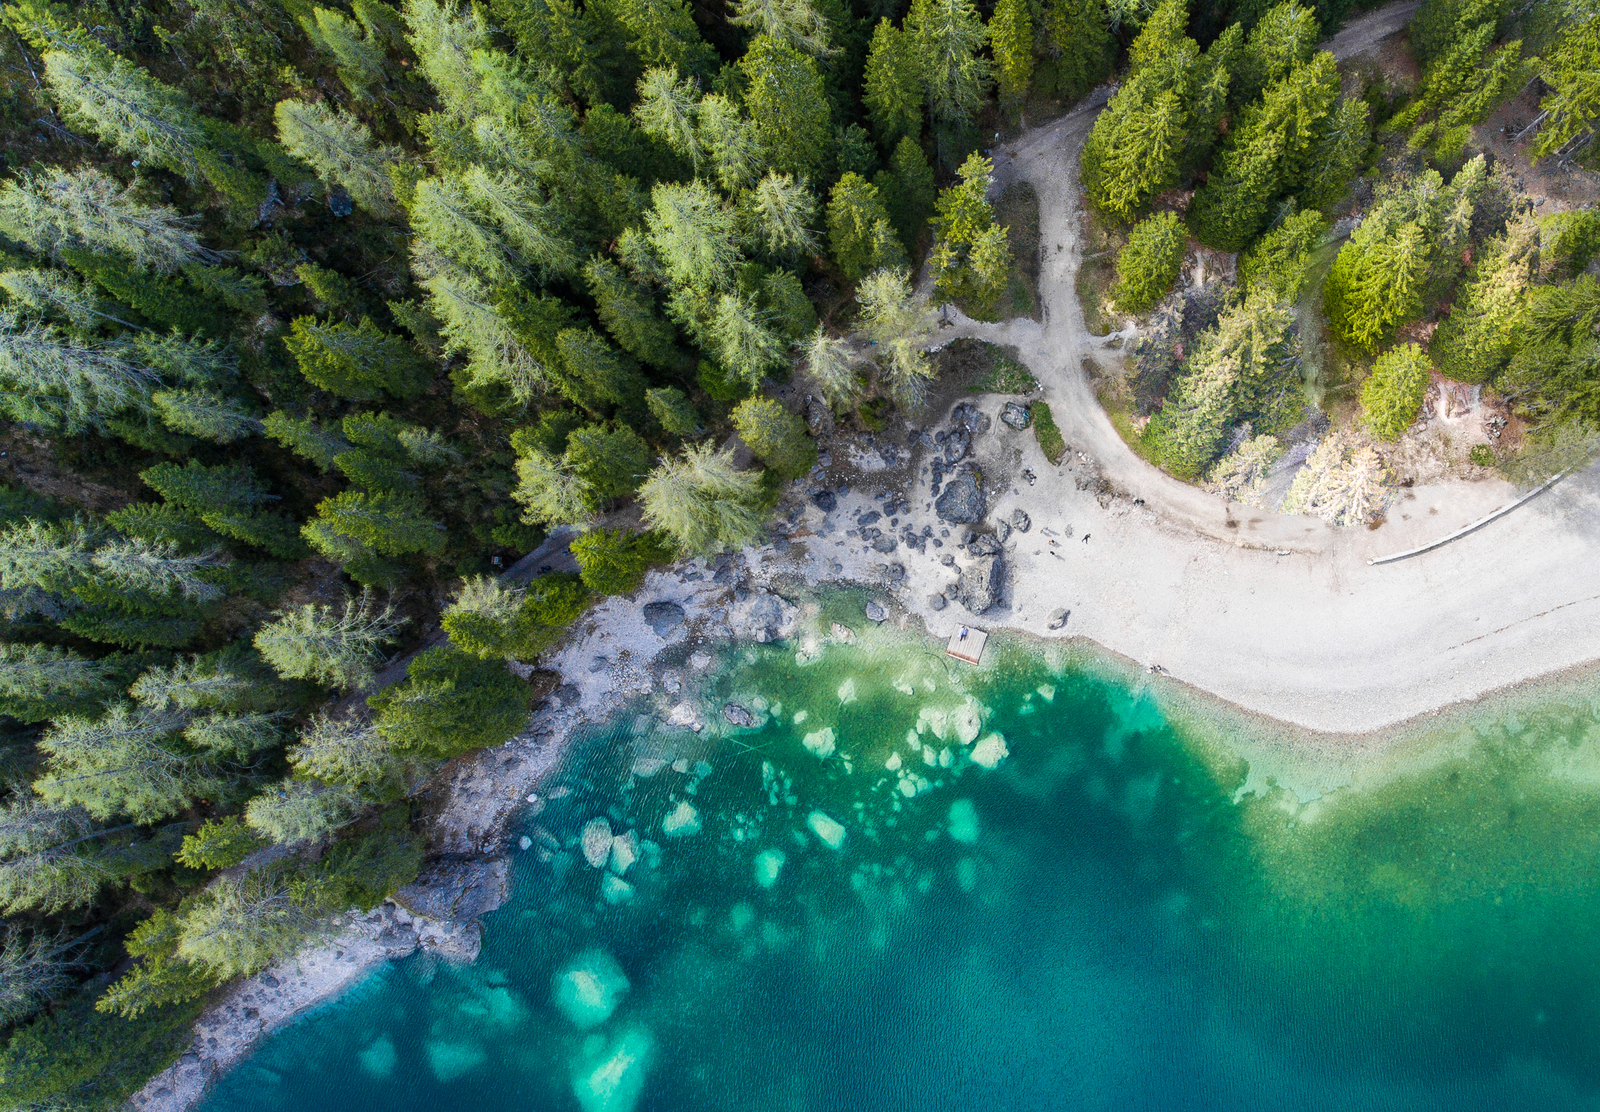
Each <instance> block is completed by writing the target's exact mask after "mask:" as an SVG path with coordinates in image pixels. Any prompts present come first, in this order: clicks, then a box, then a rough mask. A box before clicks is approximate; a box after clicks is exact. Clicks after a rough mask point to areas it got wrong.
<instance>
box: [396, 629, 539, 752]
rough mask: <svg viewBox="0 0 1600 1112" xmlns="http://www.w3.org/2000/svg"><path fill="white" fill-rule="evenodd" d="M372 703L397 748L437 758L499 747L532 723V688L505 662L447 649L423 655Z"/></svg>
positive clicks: (441, 648) (415, 658)
mask: <svg viewBox="0 0 1600 1112" xmlns="http://www.w3.org/2000/svg"><path fill="white" fill-rule="evenodd" d="M367 703H368V704H369V705H370V706H371V707H372V709H373V710H374V711H375V712H376V714H377V718H376V722H377V729H378V732H379V733H380V734H382V735H383V736H384V737H386V738H387V739H388V740H389V742H390V744H391V745H393V746H394V747H395V748H396V749H397V750H400V751H402V752H409V753H417V754H420V755H423V756H427V757H433V758H436V759H448V758H450V757H454V756H457V755H459V754H461V753H466V752H468V751H470V750H473V749H481V748H484V747H486V746H491V745H500V744H502V743H504V742H506V741H508V740H510V739H511V738H512V737H513V736H515V735H516V733H517V731H519V730H521V729H522V728H523V726H525V725H527V722H528V687H527V685H526V684H525V683H523V682H522V681H521V680H519V679H517V677H516V676H514V675H512V674H511V672H510V671H509V670H508V669H507V668H506V666H505V663H504V661H500V660H481V659H479V658H478V657H475V656H471V655H469V654H467V653H464V652H460V651H458V650H456V649H452V648H444V647H440V648H433V649H425V650H424V651H422V652H420V653H418V654H417V655H416V656H415V657H413V658H412V659H411V663H410V665H408V666H407V668H406V678H405V680H404V681H403V682H401V683H397V684H394V685H393V686H391V687H388V688H385V689H384V690H383V691H380V692H379V693H378V694H376V695H372V696H369V697H368V699H367Z"/></svg>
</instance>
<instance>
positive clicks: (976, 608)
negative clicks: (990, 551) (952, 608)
mask: <svg viewBox="0 0 1600 1112" xmlns="http://www.w3.org/2000/svg"><path fill="white" fill-rule="evenodd" d="M1004 570H1005V565H1004V564H1003V563H1002V561H1001V558H1000V557H999V556H998V555H991V556H979V557H978V558H977V559H976V560H974V561H973V562H972V563H970V564H968V565H967V566H966V567H964V568H962V569H961V576H960V578H959V579H957V580H956V601H957V602H959V603H960V604H961V605H962V606H965V607H966V608H967V609H968V610H969V611H971V612H972V613H974V614H982V613H985V612H987V611H989V610H992V609H994V608H995V607H996V606H998V605H999V604H1000V593H1001V582H1002V575H1003V573H1004Z"/></svg>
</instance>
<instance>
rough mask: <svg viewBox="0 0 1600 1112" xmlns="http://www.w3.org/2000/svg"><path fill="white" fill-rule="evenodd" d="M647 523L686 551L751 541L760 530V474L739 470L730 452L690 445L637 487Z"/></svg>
mask: <svg viewBox="0 0 1600 1112" xmlns="http://www.w3.org/2000/svg"><path fill="white" fill-rule="evenodd" d="M639 498H640V501H641V502H642V503H643V504H644V518H645V522H646V523H647V524H648V525H649V526H650V527H651V528H653V529H659V530H660V531H661V532H662V533H663V534H665V535H666V536H667V537H668V538H670V540H671V542H672V543H673V544H674V545H676V546H677V548H678V551H679V552H681V553H683V554H685V555H709V554H710V553H712V552H716V551H718V550H719V549H722V548H737V547H741V546H743V545H746V544H748V543H750V541H751V540H752V539H754V537H755V536H756V534H757V533H759V532H760V531H761V513H760V507H761V504H762V496H761V476H760V473H759V472H755V471H739V470H736V469H735V468H734V466H733V453H732V452H719V451H717V450H716V448H714V447H713V446H712V445H710V444H701V445H696V444H691V445H688V446H687V447H685V448H684V450H683V455H682V456H680V457H678V458H676V459H665V460H662V462H661V463H660V464H659V465H658V466H657V467H656V469H655V470H654V471H652V472H651V473H650V477H649V478H648V479H647V480H645V483H644V486H643V487H641V488H640V490H639Z"/></svg>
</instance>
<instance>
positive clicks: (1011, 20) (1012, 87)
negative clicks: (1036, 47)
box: [988, 0, 1034, 119]
mask: <svg viewBox="0 0 1600 1112" xmlns="http://www.w3.org/2000/svg"><path fill="white" fill-rule="evenodd" d="M988 30H989V46H990V49H991V50H992V51H993V53H994V65H995V81H996V84H997V85H998V86H999V89H1000V104H1001V106H1002V107H1003V108H1004V109H1005V110H1006V111H1007V112H1008V113H1009V114H1010V115H1011V117H1012V118H1013V119H1015V118H1016V116H1017V114H1018V112H1020V111H1021V108H1022V103H1023V101H1025V100H1027V98H1028V86H1029V84H1030V82H1031V81H1032V80H1033V39H1034V34H1033V16H1032V15H1031V14H1030V13H1029V11H1028V4H1027V3H1026V0H1000V2H999V3H998V4H996V5H995V9H994V15H993V16H991V17H990V19H989V28H988Z"/></svg>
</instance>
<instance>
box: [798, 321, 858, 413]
mask: <svg viewBox="0 0 1600 1112" xmlns="http://www.w3.org/2000/svg"><path fill="white" fill-rule="evenodd" d="M804 359H805V366H806V372H807V374H808V375H809V377H810V379H811V381H812V382H813V383H815V384H816V387H817V389H818V390H819V391H820V392H821V393H822V396H823V398H824V399H825V400H826V401H827V403H828V404H829V405H830V406H832V407H833V408H834V409H842V408H845V407H847V406H849V405H851V404H852V403H853V402H855V400H856V399H857V398H858V397H859V396H860V394H861V376H860V372H859V371H857V370H856V359H855V355H854V351H853V349H852V348H851V345H850V341H849V340H847V339H845V338H844V337H843V336H830V335H828V333H827V330H826V329H824V328H822V327H821V326H820V325H819V326H818V327H817V329H816V331H815V332H813V333H812V334H811V337H810V339H809V340H807V341H806V344H805V348H804Z"/></svg>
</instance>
